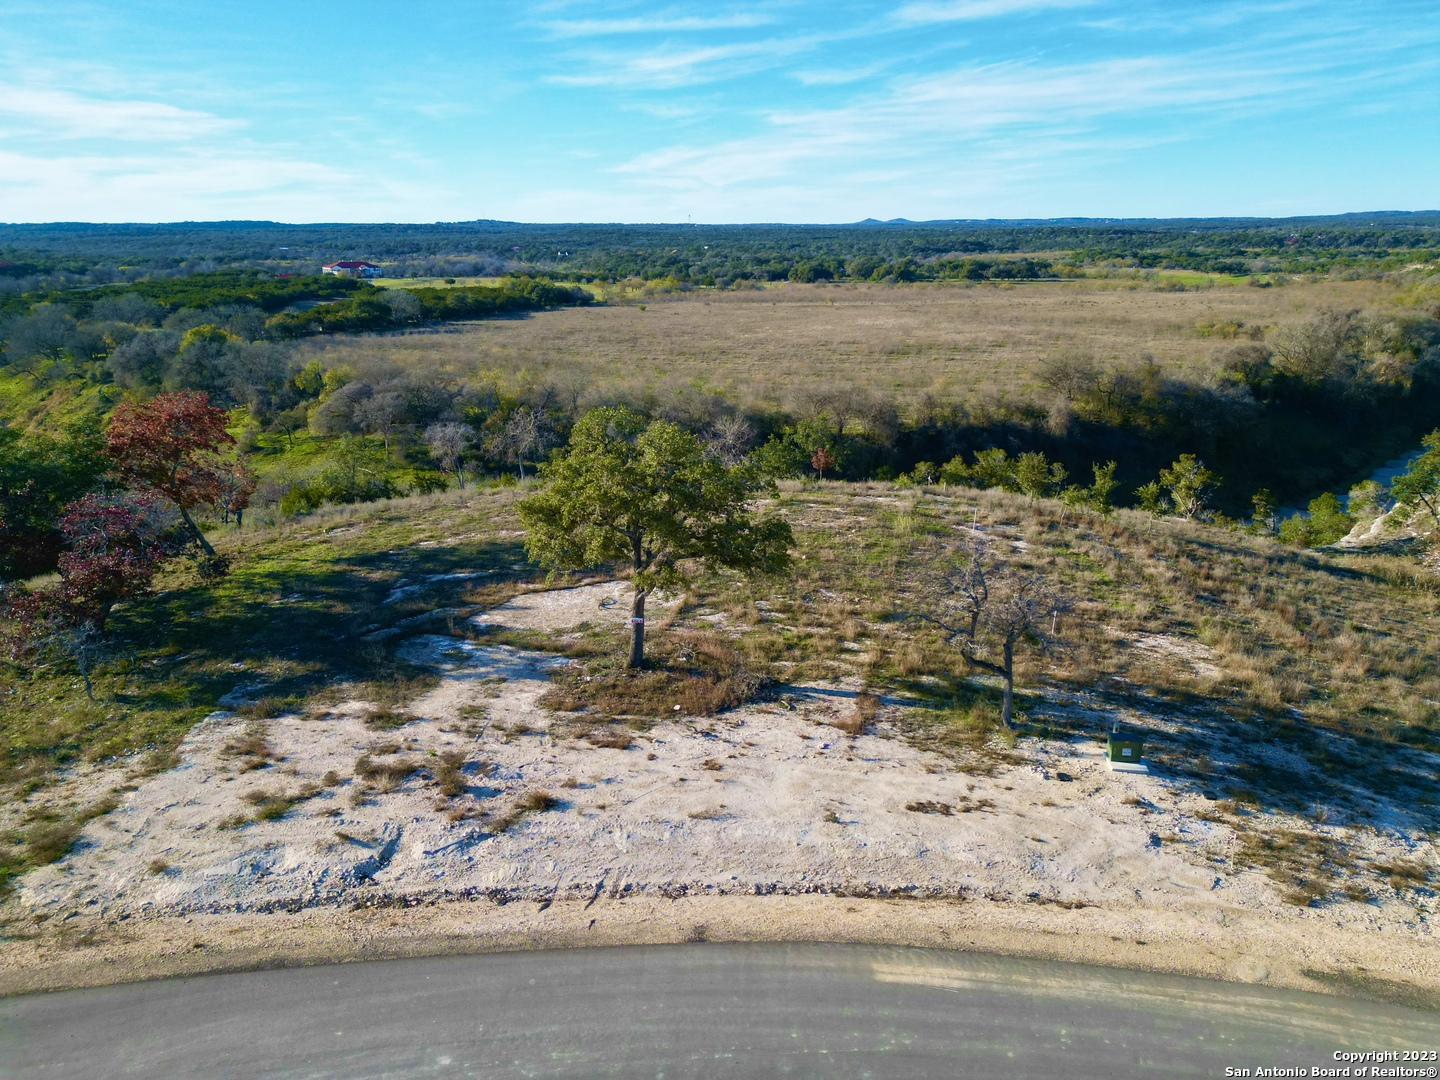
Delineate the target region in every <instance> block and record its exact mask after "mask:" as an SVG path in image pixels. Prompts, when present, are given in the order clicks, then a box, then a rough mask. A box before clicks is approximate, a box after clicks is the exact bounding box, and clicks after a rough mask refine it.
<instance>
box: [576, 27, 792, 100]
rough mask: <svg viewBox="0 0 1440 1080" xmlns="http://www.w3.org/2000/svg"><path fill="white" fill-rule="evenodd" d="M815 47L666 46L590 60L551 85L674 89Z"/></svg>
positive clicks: (771, 43) (781, 41)
mask: <svg viewBox="0 0 1440 1080" xmlns="http://www.w3.org/2000/svg"><path fill="white" fill-rule="evenodd" d="M811 48H813V42H811V41H810V40H808V39H803V38H788V39H786V38H772V39H768V40H764V41H749V42H736V43H734V44H730V45H709V46H696V47H693V48H679V49H677V48H664V49H658V50H653V51H650V52H643V53H638V54H636V53H629V54H626V53H603V54H594V55H591V56H589V57H587V58H586V63H587V67H588V69H589V70H587V71H585V72H582V73H578V74H574V75H552V76H550V77H549V79H548V80H547V81H548V82H550V83H553V84H555V85H557V86H613V87H619V88H624V89H674V88H676V87H680V86H694V85H697V84H700V83H706V82H715V81H718V80H722V79H733V78H736V77H738V76H740V75H744V74H747V73H750V72H753V71H756V70H760V69H763V68H766V67H770V66H773V65H774V64H775V63H776V62H777V61H779V60H780V59H782V58H786V57H790V56H794V55H796V54H798V53H802V52H805V51H807V50H809V49H811Z"/></svg>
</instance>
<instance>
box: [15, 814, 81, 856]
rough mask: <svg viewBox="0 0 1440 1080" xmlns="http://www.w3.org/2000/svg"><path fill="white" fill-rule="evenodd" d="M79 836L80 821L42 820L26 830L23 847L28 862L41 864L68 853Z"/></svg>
mask: <svg viewBox="0 0 1440 1080" xmlns="http://www.w3.org/2000/svg"><path fill="white" fill-rule="evenodd" d="M79 838H80V823H79V822H77V821H42V822H40V823H39V824H37V825H32V826H31V827H30V828H29V829H28V830H27V831H26V833H25V847H26V849H27V852H28V854H29V858H30V862H31V863H32V864H34V865H36V866H42V865H44V864H45V863H52V862H55V861H56V860H57V859H63V858H64V857H65V856H66V855H68V854H70V849H71V848H73V847H74V846H75V841H76V840H78V839H79Z"/></svg>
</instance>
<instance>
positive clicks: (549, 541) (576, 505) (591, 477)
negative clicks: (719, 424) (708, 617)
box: [518, 408, 794, 668]
mask: <svg viewBox="0 0 1440 1080" xmlns="http://www.w3.org/2000/svg"><path fill="white" fill-rule="evenodd" d="M540 477H541V480H542V481H543V486H542V487H541V488H540V490H539V491H537V492H535V493H534V494H533V495H530V496H528V497H527V498H525V499H523V500H521V502H520V504H519V507H518V509H519V513H520V518H521V520H522V521H523V522H524V523H525V528H526V533H527V535H526V540H525V547H526V550H527V551H528V552H529V553H530V557H531V558H533V559H535V560H536V561H537V562H539V563H540V564H541V565H542V566H545V567H547V568H549V569H551V570H578V569H582V568H584V567H588V566H595V565H597V564H599V563H606V562H626V563H628V564H629V566H630V570H631V574H632V576H631V581H632V583H633V584H634V587H635V599H634V603H633V605H632V608H631V618H630V627H631V637H630V657H629V661H628V666H629V667H632V668H634V667H640V666H641V665H642V664H643V663H644V660H645V598H646V597H647V596H649V595H650V594H651V593H652V592H654V591H656V590H657V589H678V588H683V587H684V586H685V585H686V583H687V582H688V581H689V575H688V574H687V573H686V570H685V568H684V565H683V564H685V563H687V562H700V563H703V564H705V565H706V566H708V567H711V568H721V567H723V568H728V569H732V570H739V571H742V572H745V573H750V574H778V573H780V572H782V571H783V570H785V569H786V567H787V566H788V565H789V549H790V546H791V544H792V543H793V542H794V537H793V536H792V535H791V532H790V526H789V525H787V524H786V523H785V522H784V521H782V520H780V519H779V518H775V517H757V516H756V515H755V514H754V513H753V512H752V510H751V508H750V500H751V498H752V497H753V496H755V495H756V494H758V493H760V492H763V491H766V490H773V487H772V486H771V485H769V484H767V483H766V482H765V481H763V480H762V479H761V478H760V476H759V474H758V473H757V472H756V471H755V470H754V469H752V468H749V467H747V466H745V465H737V466H726V465H725V464H724V463H723V462H721V461H719V460H718V459H716V458H715V457H714V456H713V455H711V454H709V453H707V452H706V449H705V447H704V446H703V445H702V444H701V443H700V440H699V439H697V438H696V437H695V436H694V435H691V434H690V433H689V432H686V431H685V430H683V429H682V428H680V427H678V426H677V425H675V424H672V423H668V422H666V421H663V420H652V421H647V420H646V419H645V417H643V416H641V415H639V414H638V413H635V412H632V411H630V410H629V409H623V408H606V409H596V410H594V411H593V412H590V413H587V414H586V415H585V416H584V417H582V418H581V419H580V421H579V422H578V423H577V424H576V425H575V428H574V430H573V431H572V432H571V435H570V443H569V445H568V446H566V447H565V448H564V449H562V450H560V451H558V452H556V454H555V455H554V457H553V458H552V460H551V461H549V462H548V463H546V464H544V465H541V466H540Z"/></svg>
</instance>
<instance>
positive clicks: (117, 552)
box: [56, 494, 175, 630]
mask: <svg viewBox="0 0 1440 1080" xmlns="http://www.w3.org/2000/svg"><path fill="white" fill-rule="evenodd" d="M173 520H174V515H173V514H171V513H169V512H167V509H166V507H165V505H164V503H162V502H161V501H160V499H159V498H157V497H156V496H154V495H148V494H128V495H126V496H123V497H120V498H113V497H110V496H105V495H86V496H85V497H84V498H83V499H81V500H79V501H78V502H73V503H71V504H70V505H69V506H68V507H66V508H65V516H64V517H62V518H61V519H60V532H61V534H62V535H63V536H64V538H65V552H64V553H63V554H62V555H61V556H60V588H59V593H58V595H57V596H56V600H58V602H59V605H60V606H61V607H62V608H63V609H64V611H65V613H66V614H67V615H68V616H69V618H70V620H71V621H73V622H75V623H82V624H85V625H88V626H91V627H93V628H94V629H96V630H104V629H105V622H106V620H107V619H109V617H110V611H111V609H112V608H113V607H114V606H115V605H116V604H118V603H119V602H120V601H121V600H128V599H131V598H132V597H136V596H143V595H144V594H145V593H147V592H149V591H150V583H151V582H152V581H153V580H154V579H155V574H156V572H157V571H158V570H159V569H160V562H161V560H162V559H164V558H165V557H166V556H167V555H172V554H174V553H175V552H174V546H173V545H172V544H169V543H167V535H166V534H167V533H169V532H170V531H171V530H170V529H169V525H170V522H172V521H173Z"/></svg>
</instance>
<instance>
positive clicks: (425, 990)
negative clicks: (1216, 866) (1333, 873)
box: [0, 944, 1440, 1080]
mask: <svg viewBox="0 0 1440 1080" xmlns="http://www.w3.org/2000/svg"><path fill="white" fill-rule="evenodd" d="M1403 1049H1418V1050H1436V1049H1440V1013H1434V1012H1426V1011H1422V1010H1417V1009H1410V1008H1404V1007H1400V1006H1393V1005H1383V1004H1377V1003H1372V1002H1364V1001H1357V1000H1349V999H1341V998H1333V997H1327V996H1323V995H1313V994H1304V993H1299V992H1294V991H1283V990H1273V989H1268V988H1263V987H1255V986H1241V985H1232V984H1227V983H1217V982H1208V981H1205V980H1200V979H1185V978H1178V977H1169V976H1162V975H1151V974H1145V973H1137V972H1125V971H1115V970H1110V969H1104V968H1092V967H1083V966H1079V965H1073V964H1059V963H1047V962H1041V961H1026V960H1013V959H1005V958H1000V957H993V956H987V955H983V954H975V953H960V952H942V951H933V950H924V949H901V948H887V947H870V946H854V945H779V944H777V945H718V944H695V945H676V946H653V947H637V948H623V949H577V950H570V951H564V952H531V953H502V954H494V955H485V956H455V957H438V958H430V959H416V960H395V961H377V962H371V963H355V964H343V965H334V966H325V967H311V968H293V969H283V970H277V971H266V972H253V973H245V974H232V975H213V976H203V977H197V978H186V979H172V980H165V981H159V982H151V983H139V984H133V985H128V986H117V987H109V988H104V989H97V990H74V991H66V992H62V993H54V994H42V995H31V996H25V997H14V998H8V999H3V1000H0V1076H4V1077H7V1078H11V1077H13V1078H16V1080H20V1078H24V1080H39V1078H47V1080H48V1078H59V1077H64V1078H67V1080H68V1078H72V1077H86V1078H97V1080H98V1078H109V1077H163V1078H167V1080H169V1078H175V1077H206V1078H238V1077H286V1078H290V1077H344V1078H346V1080H354V1078H372V1077H426V1078H428V1077H578V1076H587V1077H588V1076H615V1077H627V1078H629V1077H665V1078H678V1077H699V1076H705V1077H710V1076H794V1077H812V1076H813V1077H886V1078H888V1077H897V1078H898V1077H904V1078H923V1077H944V1078H947V1080H953V1078H966V1077H976V1078H979V1077H986V1078H989V1077H1045V1078H1064V1080H1086V1078H1090V1077H1096V1078H1102V1077H1103V1078H1106V1080H1114V1078H1124V1077H1152V1076H1153V1077H1162V1076H1163V1077H1192V1076H1225V1075H1226V1072H1225V1069H1226V1068H1227V1067H1229V1068H1232V1069H1241V1068H1249V1069H1251V1070H1258V1069H1259V1068H1262V1067H1263V1068H1275V1067H1282V1068H1298V1067H1304V1068H1305V1070H1306V1075H1309V1070H1310V1068H1311V1067H1314V1066H1325V1067H1331V1068H1333V1067H1341V1066H1343V1064H1344V1063H1343V1062H1341V1061H1337V1060H1336V1059H1335V1057H1334V1055H1335V1053H1336V1052H1337V1051H1341V1052H1344V1051H1374V1050H1403ZM1415 1064H1417V1065H1418V1066H1419V1067H1420V1068H1422V1069H1424V1068H1426V1067H1429V1066H1434V1065H1435V1064H1437V1063H1435V1062H1433V1061H1432V1062H1420V1063H1415ZM1231 1075H1242V1074H1239V1073H1235V1074H1231ZM1250 1075H1263V1074H1261V1073H1259V1072H1258V1071H1252V1073H1251V1074H1250ZM1281 1075H1284V1074H1281ZM1291 1075H1293V1074H1291ZM1342 1075H1343V1074H1342ZM1351 1075H1354V1074H1353V1072H1352V1073H1351ZM1419 1075H1426V1074H1425V1073H1424V1072H1421V1073H1420V1074H1419ZM1429 1075H1432V1076H1433V1075H1436V1074H1435V1073H1434V1072H1430V1073H1429Z"/></svg>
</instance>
